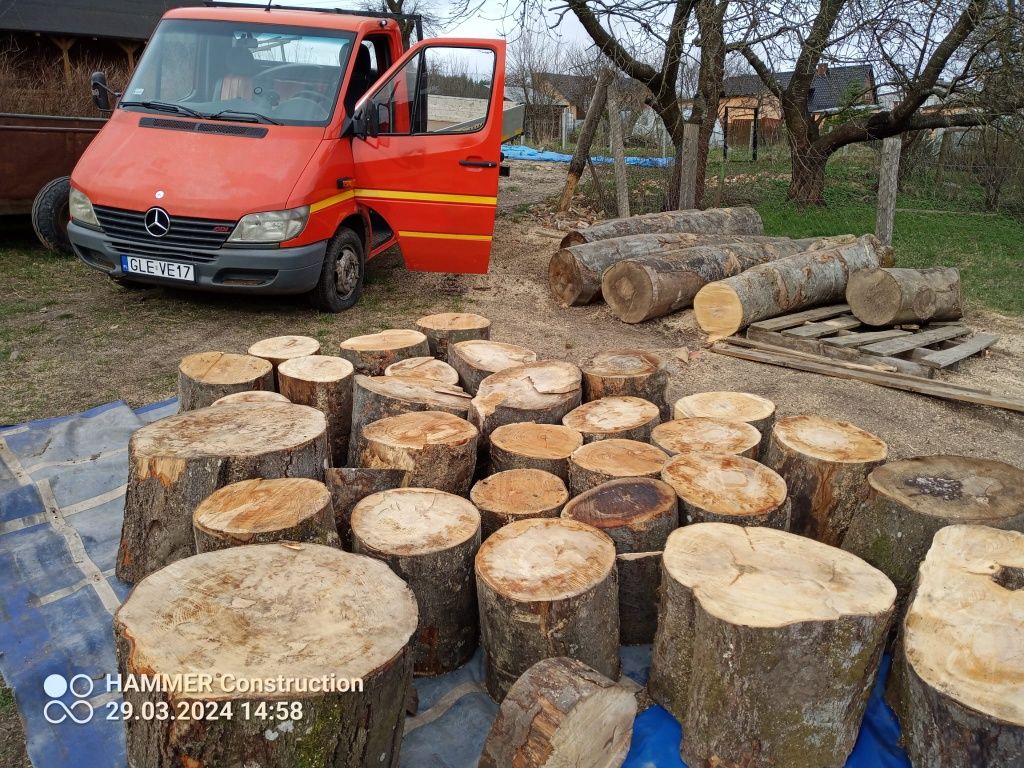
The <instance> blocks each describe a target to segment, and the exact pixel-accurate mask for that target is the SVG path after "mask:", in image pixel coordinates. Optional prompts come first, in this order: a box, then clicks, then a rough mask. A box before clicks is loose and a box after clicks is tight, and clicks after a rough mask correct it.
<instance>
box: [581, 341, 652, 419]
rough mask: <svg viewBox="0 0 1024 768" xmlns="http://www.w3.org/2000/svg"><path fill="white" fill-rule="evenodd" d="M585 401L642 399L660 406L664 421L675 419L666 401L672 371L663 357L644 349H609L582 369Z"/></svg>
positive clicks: (587, 362) (599, 353)
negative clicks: (669, 370) (670, 371)
mask: <svg viewBox="0 0 1024 768" xmlns="http://www.w3.org/2000/svg"><path fill="white" fill-rule="evenodd" d="M580 370H581V371H582V372H583V399H584V400H585V401H587V402H589V401H591V400H600V399H601V398H602V397H620V396H623V395H629V396H631V397H642V398H643V399H644V400H647V401H649V402H651V403H654V404H655V405H656V406H658V409H659V410H660V411H661V418H662V419H668V418H671V415H670V413H669V409H668V405H667V402H666V400H665V387H666V386H668V371H667V370H666V368H665V364H664V361H662V359H661V357H660V356H658V355H656V354H654V353H653V352H645V351H643V350H640V349H609V350H606V351H604V352H598V353H597V354H596V355H594V356H593V357H591V358H590V359H589V360H587V361H586V362H585V363H583V365H582V366H581V367H580Z"/></svg>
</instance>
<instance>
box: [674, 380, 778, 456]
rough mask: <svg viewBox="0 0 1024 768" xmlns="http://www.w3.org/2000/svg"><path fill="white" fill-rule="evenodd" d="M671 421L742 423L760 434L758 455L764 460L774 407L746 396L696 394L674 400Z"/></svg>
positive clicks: (772, 421)
mask: <svg viewBox="0 0 1024 768" xmlns="http://www.w3.org/2000/svg"><path fill="white" fill-rule="evenodd" d="M672 415H673V418H676V419H688V418H693V417H704V418H709V419H728V420H730V421H744V422H746V423H747V424H750V426H752V427H754V428H755V429H756V430H757V431H758V432H760V433H761V444H760V445H759V446H758V449H757V452H758V455H759V456H763V455H764V453H765V451H766V450H767V449H768V439H769V438H770V437H771V434H772V427H773V426H774V425H775V403H773V402H772V401H771V400H768V399H767V398H764V397H761V396H759V395H752V394H750V393H749V392H698V393H696V394H693V395H687V396H686V397H681V398H680V399H678V400H676V403H675V406H674V407H673V412H672Z"/></svg>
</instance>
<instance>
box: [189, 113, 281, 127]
mask: <svg viewBox="0 0 1024 768" xmlns="http://www.w3.org/2000/svg"><path fill="white" fill-rule="evenodd" d="M203 117H205V118H206V119H207V120H238V121H239V122H246V121H245V119H244V118H247V117H248V118H252V120H250V121H249V122H255V123H270V124H271V125H280V123H279V122H277V120H273V119H271V118H269V117H267V116H266V115H264V114H261V113H259V112H246V111H244V110H239V109H222V110H221V111H220V112H214V113H213V114H212V115H203Z"/></svg>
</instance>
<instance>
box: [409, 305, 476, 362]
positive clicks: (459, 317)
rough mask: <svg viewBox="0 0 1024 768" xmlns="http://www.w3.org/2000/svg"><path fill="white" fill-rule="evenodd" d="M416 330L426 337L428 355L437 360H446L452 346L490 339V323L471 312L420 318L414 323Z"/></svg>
mask: <svg viewBox="0 0 1024 768" xmlns="http://www.w3.org/2000/svg"><path fill="white" fill-rule="evenodd" d="M416 330H418V331H419V332H420V333H422V334H423V335H424V336H426V337H427V344H429V345H430V354H432V355H433V356H434V357H436V358H437V359H438V360H447V359H448V349H449V347H451V345H452V344H455V343H457V342H460V341H469V340H470V339H489V338H491V321H490V320H488V319H487V318H486V317H483V316H482V315H474V314H473V313H471V312H441V313H440V314H437V315H427V316H426V317H421V318H420V319H419V320H417V321H416Z"/></svg>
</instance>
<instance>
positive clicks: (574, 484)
mask: <svg viewBox="0 0 1024 768" xmlns="http://www.w3.org/2000/svg"><path fill="white" fill-rule="evenodd" d="M667 461H668V454H667V453H665V452H664V451H663V450H661V449H660V448H656V447H655V446H653V445H648V444H647V443H641V442H639V441H637V440H614V439H613V440H600V441H598V442H596V443H586V444H585V445H583V446H582V447H581V448H578V449H576V450H575V451H573V452H572V455H570V456H569V493H570V495H572V496H578V495H580V494H581V493H583V492H584V491H588V490H590V489H591V488H596V487H597V486H599V485H601V483H607V482H608V481H609V480H615V479H617V478H620V477H654V478H657V477H658V476H659V475H660V474H661V470H662V468H663V467H664V466H665V463H666V462H667Z"/></svg>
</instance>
